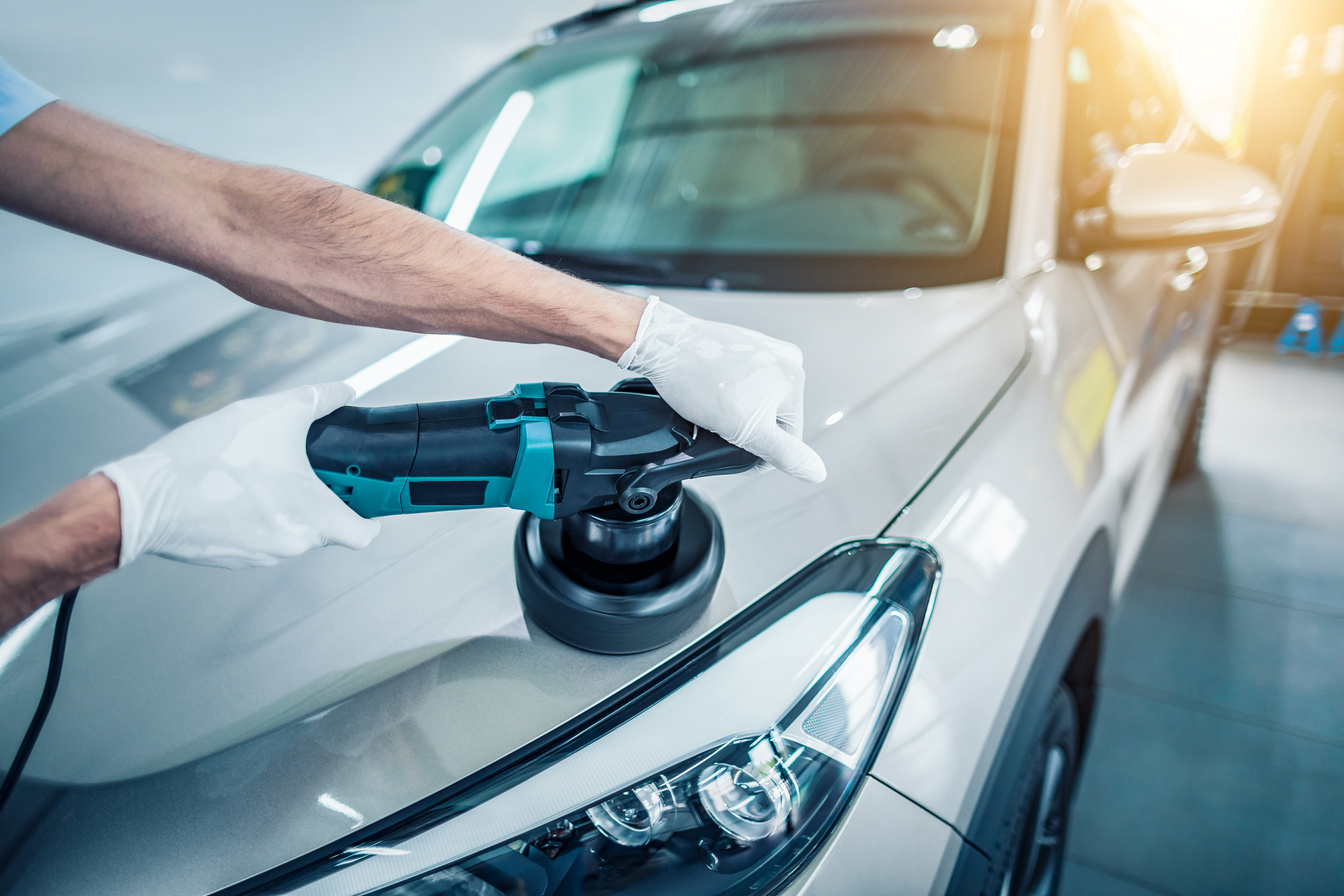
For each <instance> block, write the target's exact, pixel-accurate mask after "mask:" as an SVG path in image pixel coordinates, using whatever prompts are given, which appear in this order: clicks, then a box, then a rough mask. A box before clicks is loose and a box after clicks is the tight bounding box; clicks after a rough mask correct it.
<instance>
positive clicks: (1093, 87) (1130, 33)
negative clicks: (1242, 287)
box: [1061, 3, 1221, 582]
mask: <svg viewBox="0 0 1344 896" xmlns="http://www.w3.org/2000/svg"><path fill="white" fill-rule="evenodd" d="M1066 82H1067V94H1066V96H1067V100H1066V108H1065V128H1064V134H1065V136H1064V141H1065V142H1064V155H1063V177H1064V184H1063V185H1062V189H1061V196H1062V199H1063V202H1062V209H1063V220H1062V222H1061V226H1062V233H1063V236H1064V239H1063V240H1062V243H1063V245H1064V247H1065V252H1066V253H1068V252H1072V253H1073V255H1074V257H1075V258H1081V260H1082V261H1083V262H1084V265H1083V267H1084V268H1085V269H1086V274H1085V275H1084V280H1085V283H1086V286H1087V289H1088V291H1089V294H1090V295H1089V298H1090V300H1091V301H1092V302H1093V303H1094V304H1095V306H1096V309H1097V313H1098V315H1099V316H1100V317H1101V318H1102V320H1103V326H1105V327H1106V329H1107V330H1108V333H1107V335H1108V339H1109V341H1110V343H1111V351H1112V354H1113V355H1114V357H1115V361H1116V366H1117V368H1118V370H1119V376H1118V381H1117V384H1116V389H1115V394H1114V398H1113V401H1112V406H1111V409H1110V414H1109V417H1108V420H1107V428H1106V432H1105V435H1104V437H1103V446H1104V450H1105V457H1106V460H1105V465H1106V466H1105V470H1106V475H1107V476H1108V477H1114V478H1115V481H1116V484H1117V485H1118V488H1119V490H1120V495H1121V502H1122V508H1121V516H1120V523H1119V531H1118V532H1117V544H1116V546H1115V547H1116V555H1117V579H1118V581H1120V582H1123V579H1124V578H1125V576H1126V575H1127V573H1128V570H1129V568H1130V567H1131V566H1132V563H1133V560H1134V558H1135V556H1136V555H1137V553H1138V550H1139V548H1140V547H1141V546H1142V543H1143V539H1144V536H1145V535H1146V533H1147V530H1148V526H1149V524H1150V522H1151V521H1152V517H1153V514H1154V513H1155V512H1156V509H1157V506H1158V504H1159V502H1160V501H1161V498H1162V494H1163V492H1164V490H1165V487H1166V482H1167V479H1168V477H1169V475H1170V472H1171V465H1172V463H1173V461H1174V457H1175V450H1176V448H1177V447H1178V446H1179V437H1180V433H1181V430H1182V429H1183V424H1184V420H1185V418H1186V417H1187V416H1188V414H1189V412H1190V407H1191V405H1192V402H1193V399H1194V397H1195V395H1196V393H1197V391H1198V389H1199V388H1200V387H1201V385H1202V382H1203V376H1202V375H1203V371H1204V362H1205V357H1206V355H1207V352H1208V349H1209V346H1210V345H1211V337H1212V333H1213V328H1214V326H1215V324H1216V312H1217V300H1218V296H1219V294H1220V292H1221V282H1220V278H1219V277H1217V276H1211V275H1212V274H1214V273H1215V271H1216V270H1217V268H1218V266H1217V265H1215V266H1214V267H1212V268H1211V267H1210V257H1209V253H1207V252H1206V251H1205V250H1204V249H1203V248H1202V247H1199V246H1189V247H1178V248H1107V249H1104V250H1103V249H1095V248H1093V247H1089V246H1088V245H1086V244H1084V243H1082V242H1081V241H1080V239H1079V236H1078V234H1079V232H1080V229H1079V228H1076V227H1075V226H1074V221H1076V220H1078V219H1079V216H1080V215H1085V214H1086V212H1087V210H1089V209H1094V208H1097V207H1100V206H1103V205H1104V204H1105V201H1106V191H1107V188H1108V187H1109V185H1110V181H1111V174H1112V172H1113V171H1114V169H1115V167H1116V166H1117V165H1119V164H1123V158H1124V154H1125V152H1126V151H1127V150H1129V149H1131V148H1132V147H1135V146H1140V145H1151V144H1164V145H1165V148H1166V149H1167V150H1170V151H1179V150H1183V149H1188V148H1190V147H1191V146H1192V145H1197V143H1198V141H1200V140H1201V139H1207V138H1203V135H1202V133H1201V132H1200V131H1199V130H1198V128H1195V127H1193V126H1192V125H1191V124H1190V123H1189V122H1188V121H1187V120H1186V119H1185V118H1184V117H1183V115H1182V113H1181V108H1180V104H1179V100H1178V99H1177V96H1176V93H1175V91H1174V89H1173V88H1172V86H1171V80H1170V78H1169V76H1168V75H1167V72H1166V70H1165V67H1164V66H1162V64H1161V61H1160V60H1159V59H1158V58H1156V57H1155V56H1154V55H1153V54H1152V53H1151V51H1150V49H1149V44H1148V42H1147V41H1146V40H1145V39H1144V38H1143V37H1141V36H1140V33H1139V32H1137V31H1136V30H1135V29H1134V27H1133V23H1132V22H1131V20H1130V19H1129V18H1128V14H1127V13H1125V12H1124V11H1123V10H1121V9H1120V8H1119V7H1116V6H1113V5H1111V4H1106V3H1097V4H1093V5H1090V6H1084V7H1082V8H1081V9H1080V10H1079V11H1078V13H1077V15H1076V17H1075V19H1074V21H1073V28H1072V31H1071V40H1070V42H1069V47H1068V52H1067V57H1066ZM1201 148H1202V147H1201ZM1219 261H1221V260H1219Z"/></svg>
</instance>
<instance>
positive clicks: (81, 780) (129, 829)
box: [0, 279, 1026, 894]
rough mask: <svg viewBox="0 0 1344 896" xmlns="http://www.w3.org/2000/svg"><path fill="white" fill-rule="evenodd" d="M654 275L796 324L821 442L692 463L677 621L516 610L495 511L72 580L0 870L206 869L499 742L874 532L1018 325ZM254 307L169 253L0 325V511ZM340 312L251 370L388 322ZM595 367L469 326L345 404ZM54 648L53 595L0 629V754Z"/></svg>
mask: <svg viewBox="0 0 1344 896" xmlns="http://www.w3.org/2000/svg"><path fill="white" fill-rule="evenodd" d="M664 297H665V298H666V299H667V300H669V301H671V302H673V303H674V304H677V305H679V306H681V307H683V308H685V309H686V310H688V311H690V312H692V313H695V314H699V315H702V316H712V317H716V318H720V319H723V320H727V321H730V322H733V323H739V324H743V325H747V326H751V327H754V328H756V329H761V330H764V331H767V332H769V333H771V334H772V335H776V336H779V337H781V338H784V339H789V340H791V341H794V342H797V343H798V344H799V345H801V346H802V348H803V351H804V354H805V357H806V359H807V372H808V381H807V407H806V415H807V427H806V438H807V440H808V441H809V442H810V443H811V444H812V445H813V446H815V447H816V449H817V450H818V451H819V452H820V453H821V455H822V457H823V458H824V459H825V461H826V463H827V466H828V468H829V477H828V479H827V480H826V482H825V483H823V484H822V485H820V486H809V485H805V484H803V483H799V482H796V481H794V480H792V479H790V478H789V477H787V476H784V475H783V474H781V473H779V472H777V471H773V470H772V471H767V472H757V473H749V474H744V475H739V476H732V477H722V478H717V479H711V480H704V481H698V482H696V483H695V485H694V488H695V489H696V491H697V492H699V493H700V494H701V495H703V496H705V497H706V498H707V499H708V500H709V501H710V502H711V503H712V504H713V505H714V507H715V508H717V510H718V512H719V514H720V515H721V516H722V518H723V521H724V525H725V530H726V535H727V560H726V563H725V568H724V575H723V579H722V582H721V584H720V587H719V590H718V592H717V594H716V596H715V599H714V603H713V606H712V608H711V611H710V612H709V614H707V616H706V618H705V619H703V620H702V621H701V623H700V624H699V626H698V627H697V629H696V630H695V631H693V632H691V633H688V634H687V635H686V636H684V637H683V638H682V639H681V640H679V641H678V642H677V643H675V644H673V645H670V646H669V647H667V648H663V649H661V650H658V651H654V652H652V653H649V654H643V655H640V656H634V657H605V656H596V655H592V654H586V653H582V652H580V651H577V650H574V649H572V648H569V647H567V646H564V645H561V644H559V643H557V642H555V641H554V640H552V639H551V638H549V637H548V636H547V635H545V634H544V633H541V632H540V631H538V630H537V629H535V628H534V627H533V626H532V625H531V624H530V622H529V621H528V620H527V619H526V618H525V617H524V616H523V615H522V612H521V609H520V607H519V602H518V598H517V595H516V593H515V591H514V584H513V567H512V554H511V550H512V536H513V530H514V527H515V526H516V525H517V521H518V514H517V513H516V512H514V511H511V510H502V509H496V510H484V511H476V512H471V513H446V514H421V515H415V516H406V517H397V518H389V519H386V520H384V521H383V531H382V534H381V535H380V536H379V537H378V538H377V539H376V540H375V541H374V543H373V545H372V546H371V547H369V548H368V549H366V550H364V551H360V552H351V551H347V550H344V549H341V548H328V549H324V550H321V551H317V552H314V553H312V554H309V555H307V556H304V557H301V558H298V559H295V560H292V561H288V562H284V563H281V564H279V565H278V566H275V567H272V568H267V569H253V570H243V571H224V570H215V569H206V568H200V567H192V566H187V565H183V564H178V563H172V562H168V561H163V560H160V559H158V558H152V557H151V558H146V559H143V560H140V561H137V562H136V563H135V564H134V565H132V566H131V567H128V568H127V569H125V570H121V571H118V572H116V573H115V574H113V575H110V576H107V577H106V578H104V579H102V580H99V581H98V582H96V583H93V584H91V585H90V586H88V587H87V588H86V589H85V591H84V592H83V593H82V594H81V597H80V603H79V606H78V607H77V609H76V611H75V614H74V619H73V625H72V629H71V635H70V645H69V652H68V654H67V659H66V671H65V676H64V678H63V680H62V683H61V690H60V696H59V698H58V699H57V701H56V704H55V707H54V709H53V711H52V713H51V716H50V718H49V720H48V721H47V724H46V729H45V730H44V732H43V735H42V738H41V741H40V743H39V746H38V748H37V750H36V751H35V752H34V754H33V756H32V759H31V761H30V764H29V767H28V771H29V774H30V775H31V776H32V777H33V778H36V779H41V782H40V786H39V785H29V786H28V787H27V788H26V789H25V790H22V791H21V793H24V794H26V796H25V799H24V800H23V801H22V803H23V809H24V811H26V812H28V824H29V825H31V826H32V829H31V832H30V834H29V836H28V838H27V840H26V841H25V843H24V845H23V849H22V856H21V857H13V858H10V859H9V860H8V862H7V864H3V865H0V890H5V891H7V892H9V891H12V892H15V893H28V892H34V893H36V892H75V891H78V892H82V893H103V892H107V893H113V892H137V893H140V894H152V893H159V892H163V893H184V892H209V891H211V890H214V889H217V888H219V887H222V886H225V885H227V884H230V883H233V882H235V881H237V880H240V879H243V878H246V877H248V876H251V875H253V874H256V873H259V872H261V871H264V870H266V869H268V868H270V867H273V866H274V865H276V864H278V863H281V862H283V861H286V860H288V859H291V858H293V857H295V856H297V855H300V854H303V853H305V852H307V851H309V850H312V849H315V848H318V847H321V846H322V845H324V844H326V843H329V842H331V841H332V840H334V839H336V838H338V837H340V836H343V835H344V834H346V833H348V832H349V831H350V830H351V829H352V828H356V827H359V826H361V825H364V824H367V823H369V822H373V821H376V820H378V819H379V818H382V817H385V816H386V815H387V814H389V813H391V812H394V811H396V810H398V809H400V808H403V807H404V806H406V805H408V804H409V803H412V802H414V801H416V800H418V799H421V798H424V797H425V796H427V795H429V794H432V793H433V792H435V791H437V790H439V789H441V788H443V787H445V786H447V785H449V784H451V783H453V782H454V781H456V780H459V779H460V778H462V777H463V776H464V775H466V774H469V773H471V772H472V771H474V770H477V769H479V768H481V767H483V766H485V765H487V764H489V763H491V762H493V761H495V760H496V759H498V758H499V757H501V756H503V755H505V754H506V753H508V752H510V751H511V750H513V749H515V748H517V747H519V746H521V745H523V744H525V743H527V742H529V741H531V740H533V739H535V738H537V737H538V736H540V735H542V734H544V733H545V732H546V731H547V730H549V729H551V728H553V727H554V726H556V725H557V724H559V723H561V722H563V721H564V720H566V719H568V718H571V717H572V716H574V715H575V714H577V713H578V712H581V711H582V710H583V709H584V708H586V707H588V706H591V705H592V704H594V703H595V702H597V701H599V700H601V699H602V698H603V697H605V696H606V695H608V694H609V693H611V692H612V691H613V690H615V689H617V688H619V687H620V686H622V685H624V684H626V683H628V682H629V681H630V680H632V679H633V678H635V677H637V676H638V675H640V674H642V673H643V672H645V671H646V670H648V669H649V668H650V667H651V666H653V665H654V664H655V663H656V662H657V661H659V660H660V659H662V658H663V657H665V656H667V655H669V654H670V653H671V652H673V651H675V650H676V649H678V648H679V647H681V646H684V644H685V643H687V642H688V641H689V640H690V639H691V638H693V637H695V636H696V634H698V633H699V632H702V631H704V630H705V629H706V628H708V627H709V626H711V625H712V624H714V623H715V622H717V621H719V620H722V619H723V618H725V617H726V616H728V615H730V614H732V613H733V612H734V611H735V610H736V609H738V608H740V607H741V606H743V605H745V604H747V603H749V602H750V601H752V600H754V599H756V598H757V597H759V596H760V595H761V594H763V593H764V592H766V591H767V590H768V589H769V588H770V587H771V586H772V585H773V584H775V583H777V582H778V581H780V580H781V579H783V578H784V577H785V576H787V575H788V574H789V573H790V572H792V571H794V570H796V569H797V568H798V567H800V566H802V565H803V564H805V563H806V562H808V561H809V560H810V559H812V558H813V557H815V556H816V555H818V554H819V553H820V552H822V551H823V550H824V549H826V548H827V547H829V546H831V545H833V544H835V543H837V542H840V541H842V540H846V539H850V538H855V537H866V536H874V535H877V534H879V533H880V532H881V531H882V530H883V528H884V527H885V526H886V524H887V523H888V521H889V520H890V519H891V518H892V516H893V515H894V514H895V513H896V512H897V511H898V510H899V509H900V508H901V507H902V506H903V505H904V504H905V503H906V502H907V501H908V500H909V499H910V498H911V497H912V495H913V494H914V493H915V492H916V490H917V489H918V487H919V485H920V484H921V483H922V482H923V481H925V480H926V479H927V477H928V476H930V475H931V474H932V472H933V471H934V470H935V469H936V468H937V466H938V464H939V462H940V461H941V460H942V459H943V458H945V457H946V455H947V453H948V452H949V451H950V450H951V449H952V447H953V446H954V445H955V444H956V442H957V439H958V438H959V437H960V436H961V435H963V434H964V433H965V432H966V430H967V429H968V428H969V427H970V426H971V424H972V423H973V421H974V420H975V418H976V416H977V415H978V414H979V413H980V412H981V411H982V410H983V409H984V408H985V406H986V405H987V403H988V402H989V401H990V400H991V399H992V397H993V395H994V394H995V392H996V391H997V390H998V389H999V388H1000V387H1001V386H1002V385H1003V383H1004V382H1005V381H1006V380H1007V379H1008V378H1009V376H1010V374H1011V372H1012V370H1013V369H1014V368H1015V366H1016V365H1017V364H1018V362H1019V361H1020V359H1021V358H1022V356H1023V353H1024V351H1025V346H1026V342H1025V338H1024V333H1023V327H1022V324H1021V312H1020V308H1019V305H1018V303H1017V302H1016V301H1015V297H1014V296H1013V294H1012V293H1011V291H1010V290H1009V289H1008V288H1007V287H1006V286H1004V285H1003V284H1001V283H998V284H995V283H987V284H977V285H970V286H964V287H947V288H942V289H937V290H928V291H926V292H925V293H924V294H923V295H915V294H903V293H894V294H875V295H855V294H846V295H843V296H799V295H798V294H789V295H783V296H777V295H767V294H741V293H733V294H715V293H706V292H691V291H686V292H668V293H665V295H664ZM250 311H251V309H250V306H247V305H245V304H244V303H242V302H240V301H239V300H238V299H236V298H234V297H232V296H230V295H229V294H227V293H225V292H223V291H222V290H220V289H218V288H216V287H214V286H213V285H211V284H208V283H204V282H202V281H197V280H194V279H193V280H191V281H189V282H185V283H183V284H180V285H177V286H175V287H172V288H170V289H166V290H163V291H160V292H158V293H155V294H152V295H149V296H146V297H143V298H140V299H137V300H135V301H132V302H128V303H125V304H124V305H122V306H119V307H117V308H115V309H113V310H112V311H110V312H109V313H108V314H107V315H105V316H104V318H102V319H100V320H99V321H97V322H94V323H92V324H90V325H87V326H84V327H82V328H77V329H75V330H69V331H66V333H65V334H64V336H62V335H61V334H58V333H54V332H45V331H44V332H40V333H35V334H30V335H29V336H28V337H26V338H24V339H11V340H10V341H9V342H7V343H0V463H3V464H4V465H5V469H6V470H7V471H8V473H9V475H8V476H7V479H9V478H11V477H12V478H13V479H14V480H15V481H16V488H14V489H13V490H11V489H9V488H8V487H7V488H6V489H5V494H3V495H0V514H2V515H3V516H5V517H6V518H8V517H10V516H13V515H14V514H16V513H19V512H21V511H22V510H24V509H26V508H27V507H29V506H31V505H32V504H34V503H36V502H37V501H39V500H40V499H41V498H42V497H43V496H44V495H46V494H49V493H50V492H52V491H54V490H55V489H57V488H59V487H60V485H61V484H63V483H64V482H65V481H68V480H70V479H72V478H74V477H77V476H79V475H82V474H83V473H85V472H86V471H87V470H89V469H90V468H92V467H93V466H95V465H96V464H98V463H100V462H102V461H105V460H108V459H110V458H112V457H114V456H117V455H119V454H123V453H127V452H130V451H134V450H137V449H138V448H140V447H142V446H143V445H144V444H145V443H147V442H148V441H149V440H151V439H152V438H153V437H155V436H156V435H158V434H159V433H161V432H162V431H163V429H164V424H163V422H162V421H163V420H164V419H168V418H170V417H171V414H172V410H171V409H172V408H173V407H174V406H180V402H179V405H174V403H173V400H174V398H173V395H170V394H169V393H168V392H165V391H164V390H165V389H168V390H169V391H171V389H170V387H171V386H172V382H173V380H172V376H171V375H169V374H162V373H161V372H162V371H163V370H167V369H170V368H172V369H177V368H174V367H173V365H177V367H180V368H181V373H180V376H179V379H183V381H191V382H194V383H195V384H196V386H199V385H200V384H201V383H202V382H204V380H203V379H202V377H203V376H205V374H202V373H201V371H199V370H195V371H193V370H191V369H188V368H189V367H190V364H189V363H187V362H186V361H182V360H181V359H182V358H183V357H188V356H189V355H190V353H187V355H186V356H184V355H183V353H182V352H180V351H179V350H180V349H181V347H182V346H184V345H188V344H190V345H195V346H202V345H205V346H208V345H214V348H213V349H211V350H210V351H211V352H213V354H211V355H210V358H211V364H212V365H214V367H212V368H211V370H212V373H211V375H214V376H224V375H227V374H228V371H227V370H222V369H216V368H220V367H221V365H225V362H224V361H221V360H219V359H220V357H223V356H224V354H226V353H225V352H224V351H223V349H221V348H220V344H221V340H220V339H218V338H215V339H214V341H213V343H212V342H211V337H210V336H209V334H211V333H217V332H218V331H220V330H221V329H222V328H225V327H227V326H229V325H230V324H232V323H234V322H236V321H237V320H239V319H241V318H243V317H244V316H245V315H247V314H249V313H250ZM323 326H331V327H334V326H335V325H323ZM338 329H339V330H340V333H339V334H338V335H339V338H337V336H332V337H331V338H330V339H327V338H325V337H324V338H323V339H321V340H318V341H316V342H314V343H312V344H313V345H317V346H320V347H321V349H320V350H318V351H314V352H313V353H312V355H311V356H310V357H302V356H300V357H297V358H296V357H288V358H287V359H284V363H277V365H276V366H275V367H274V369H273V370H272V372H271V374H270V376H271V377H272V379H271V381H270V382H269V383H268V384H267V385H266V386H265V388H264V389H263V391H265V390H269V389H270V388H280V387H284V386H288V385H292V384H295V383H301V382H313V381H321V380H329V379H340V378H343V377H345V376H348V375H350V374H351V373H352V372H354V371H356V370H359V369H361V368H363V367H365V366H367V365H368V364H369V363H371V362H372V361H374V360H377V359H378V358H380V357H382V356H385V355H387V354H388V353H389V352H391V351H392V350H393V349H395V348H396V347H397V346H399V345H401V344H403V343H404V342H406V340H407V338H408V337H407V336H406V335H405V334H396V333H388V332H383V331H371V330H360V329H355V328H338ZM230 332H234V331H230ZM240 338H241V337H240ZM202 351H205V349H202ZM174 352H177V354H174ZM300 355H301V353H300ZM249 357H250V356H249ZM155 359H160V360H159V361H158V362H157V363H148V364H147V362H153V361H154V360H155ZM188 360H189V357H188ZM225 366H226V365H225ZM127 371H135V372H134V373H133V375H131V376H127V375H126V372H127ZM156 371H158V372H160V373H159V380H153V377H154V376H155V375H156V373H155V372H156ZM251 375H252V378H253V379H256V378H257V376H259V374H256V371H255V370H253V371H252V374H251ZM193 378H194V379H193ZM620 378H622V373H621V372H620V371H619V370H617V368H616V367H615V366H614V365H612V364H610V363H607V362H604V361H600V360H597V359H594V358H592V357H589V356H586V355H582V354H580V353H578V352H574V351H570V350H566V349H559V348H553V347H543V346H510V345H497V344H491V343H485V342H481V341H477V340H472V339H466V340H462V341H460V342H457V343H455V344H453V345H451V346H450V347H449V348H447V349H446V350H444V351H442V352H441V353H439V354H438V355H436V356H434V357H433V358H431V359H429V360H427V361H425V362H424V363H421V364H419V365H418V366H416V367H415V368H413V369H411V370H409V371H407V372H405V373H403V374H402V375H400V376H398V377H396V378H395V379H392V380H391V381H389V382H388V383H387V384H386V385H383V386H381V387H380V388H378V389H376V390H375V391H373V392H372V393H371V394H369V395H367V396H366V397H364V398H363V399H361V402H360V403H363V404H400V403H404V402H412V401H434V400H444V399H450V398H465V397H470V396H481V395H493V394H499V393H501V392H504V391H507V390H508V389H509V388H510V387H511V386H512V385H513V384H514V383H517V382H531V381H541V380H550V381H575V382H579V383H581V384H583V385H584V386H585V387H588V388H593V389H603V388H608V387H610V386H611V385H612V384H613V383H614V382H615V381H617V380H618V379H620ZM147 381H149V382H151V386H150V387H146V386H144V383H145V382H147ZM155 383H157V385H154V384H155ZM137 390H138V391H137ZM253 391H255V389H253ZM165 408H167V410H165ZM53 446H55V449H53ZM49 645H50V620H48V622H47V623H46V624H45V625H44V626H41V627H36V631H35V632H33V633H30V637H29V638H28V639H27V640H26V643H17V640H16V639H10V642H9V643H8V645H7V646H6V647H5V648H4V649H3V650H0V664H2V665H0V707H3V711H0V750H3V751H4V755H6V756H7V755H9V754H10V753H12V750H13V745H15V744H17V741H18V739H19V737H20V735H21V733H22V729H23V726H24V725H25V724H26V722H27V719H28V716H29V714H30V712H31V708H32V705H33V703H34V701H35V699H36V694H37V692H38V690H39V689H40V682H41V677H42V674H43V673H44V671H45V663H46V657H47V651H48V649H49ZM16 805H17V801H16ZM0 840H2V838H0ZM5 845H6V844H5V843H3V842H0V855H3V854H4V852H5V851H6V850H5V848H4V847H5Z"/></svg>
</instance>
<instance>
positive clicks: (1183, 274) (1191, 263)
mask: <svg viewBox="0 0 1344 896" xmlns="http://www.w3.org/2000/svg"><path fill="white" fill-rule="evenodd" d="M1208 266H1209V253H1207V252H1205V251H1204V247H1203V246H1191V247H1190V248H1189V249H1186V250H1185V261H1184V262H1182V263H1181V264H1179V265H1177V266H1176V267H1175V268H1173V269H1172V270H1170V271H1167V273H1166V275H1165V276H1164V277H1163V278H1162V279H1163V280H1165V281H1166V284H1167V285H1168V286H1170V287H1171V288H1172V289H1174V290H1176V291H1177V292H1185V291H1186V290H1187V289H1189V288H1190V287H1192V286H1194V285H1195V281H1196V280H1198V279H1199V278H1200V277H1202V276H1203V275H1204V269H1205V268H1206V267H1208Z"/></svg>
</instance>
